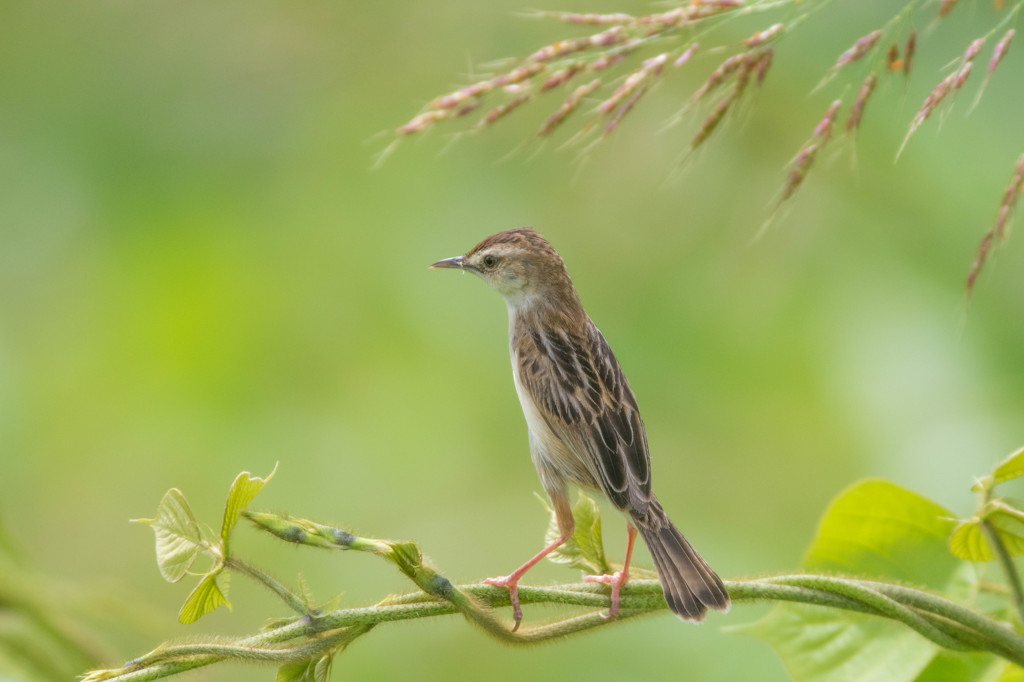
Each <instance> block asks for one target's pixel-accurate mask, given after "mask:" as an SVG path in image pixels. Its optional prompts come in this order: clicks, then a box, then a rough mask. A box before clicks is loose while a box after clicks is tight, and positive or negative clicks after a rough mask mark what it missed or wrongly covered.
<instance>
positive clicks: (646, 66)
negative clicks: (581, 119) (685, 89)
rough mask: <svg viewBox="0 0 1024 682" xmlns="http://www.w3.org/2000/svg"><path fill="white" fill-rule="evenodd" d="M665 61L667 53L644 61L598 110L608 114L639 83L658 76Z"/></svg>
mask: <svg viewBox="0 0 1024 682" xmlns="http://www.w3.org/2000/svg"><path fill="white" fill-rule="evenodd" d="M667 61H668V53H667V52H666V53H663V54H659V55H658V56H657V57H651V58H650V59H648V60H646V61H645V62H644V63H643V65H642V66H641V67H640V68H639V69H638V70H636V71H634V72H633V73H631V74H629V76H627V77H626V81H625V82H624V83H623V84H622V85H620V86H619V87H618V88H617V89H616V90H615V92H613V93H612V96H611V97H609V98H608V99H606V100H605V101H603V102H601V103H600V104H599V105H598V106H597V108H598V110H599V111H601V112H602V113H605V114H607V113H610V112H611V111H612V109H614V108H615V107H617V106H618V105H619V102H621V101H622V100H623V99H625V98H626V97H628V96H630V95H631V94H632V93H633V92H634V91H635V90H636V89H637V87H639V86H640V84H641V83H643V82H644V81H646V80H647V79H649V78H653V77H655V76H657V75H659V74H660V73H661V70H662V69H663V68H664V67H665V62H667Z"/></svg>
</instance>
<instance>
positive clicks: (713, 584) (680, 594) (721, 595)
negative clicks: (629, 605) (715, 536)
mask: <svg viewBox="0 0 1024 682" xmlns="http://www.w3.org/2000/svg"><path fill="white" fill-rule="evenodd" d="M658 516H660V518H657V517H655V518H656V519H657V520H656V521H655V520H654V519H652V520H651V521H649V522H648V523H646V524H641V523H637V528H638V529H639V530H640V535H642V536H643V538H644V542H646V543H647V548H648V549H649V550H650V552H651V558H653V559H654V567H655V569H657V571H658V577H659V578H660V579H661V589H662V592H664V593H665V601H666V602H668V607H669V609H671V610H672V613H674V614H676V615H677V616H679V617H680V618H682V619H683V620H688V621H694V622H700V621H702V620H704V614H705V613H707V610H708V608H712V609H716V610H719V611H728V610H729V593H728V592H726V591H725V585H723V584H722V580H721V578H719V577H718V575H717V574H716V573H715V572H714V571H713V570H712V569H711V567H710V566H708V563H707V562H706V561H704V558H703V557H701V555H700V554H698V553H697V550H695V549H694V548H693V545H691V544H690V542H689V541H688V540H687V539H686V538H685V537H683V534H682V533H680V532H679V529H678V528H676V527H675V526H674V525H672V522H671V521H669V520H668V517H667V516H663V515H658ZM637 521H639V519H638V520H637ZM652 521H653V522H652Z"/></svg>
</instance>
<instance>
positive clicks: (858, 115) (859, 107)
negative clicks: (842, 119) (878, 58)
mask: <svg viewBox="0 0 1024 682" xmlns="http://www.w3.org/2000/svg"><path fill="white" fill-rule="evenodd" d="M877 83H878V76H876V75H875V74H871V75H869V76H868V77H867V78H865V79H864V82H863V83H861V86H860V90H859V91H858V92H857V99H856V100H854V102H853V106H852V107H851V108H850V116H849V117H848V118H847V119H846V132H848V133H852V132H854V131H856V130H857V129H858V128H860V122H861V120H862V119H863V118H864V107H865V106H866V105H867V102H868V98H870V97H871V93H873V92H874V91H875V85H876V84H877Z"/></svg>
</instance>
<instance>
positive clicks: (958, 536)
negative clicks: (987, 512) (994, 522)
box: [949, 517, 996, 561]
mask: <svg viewBox="0 0 1024 682" xmlns="http://www.w3.org/2000/svg"><path fill="white" fill-rule="evenodd" d="M949 551H951V552H952V553H953V555H954V556H956V557H959V558H960V559H964V560H966V561H992V560H993V559H995V558H996V555H995V554H994V553H993V552H992V547H991V546H990V545H989V542H988V538H987V537H985V531H984V530H982V527H981V521H980V520H979V519H978V518H977V517H975V518H971V519H967V520H966V521H961V522H960V523H959V524H958V525H957V527H956V528H954V529H953V534H952V535H950V536H949Z"/></svg>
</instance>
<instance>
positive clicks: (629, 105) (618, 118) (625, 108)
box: [603, 85, 649, 135]
mask: <svg viewBox="0 0 1024 682" xmlns="http://www.w3.org/2000/svg"><path fill="white" fill-rule="evenodd" d="M648 89H649V86H647V85H645V86H643V87H642V88H640V89H639V90H637V91H636V92H634V93H633V95H632V96H631V97H630V98H629V99H627V100H626V101H625V102H624V103H623V104H622V106H621V107H619V108H618V110H617V111H616V112H615V115H614V116H613V117H612V120H610V121H608V125H606V126H605V127H604V133H603V135H610V134H611V133H612V132H613V131H614V130H615V129H616V128H618V127H619V123H620V122H622V119H623V118H624V117H625V116H626V114H628V113H629V112H630V111H631V110H632V109H633V105H635V104H636V103H637V100H639V99H640V98H641V97H643V96H644V95H645V94H646V93H647V90H648Z"/></svg>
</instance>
